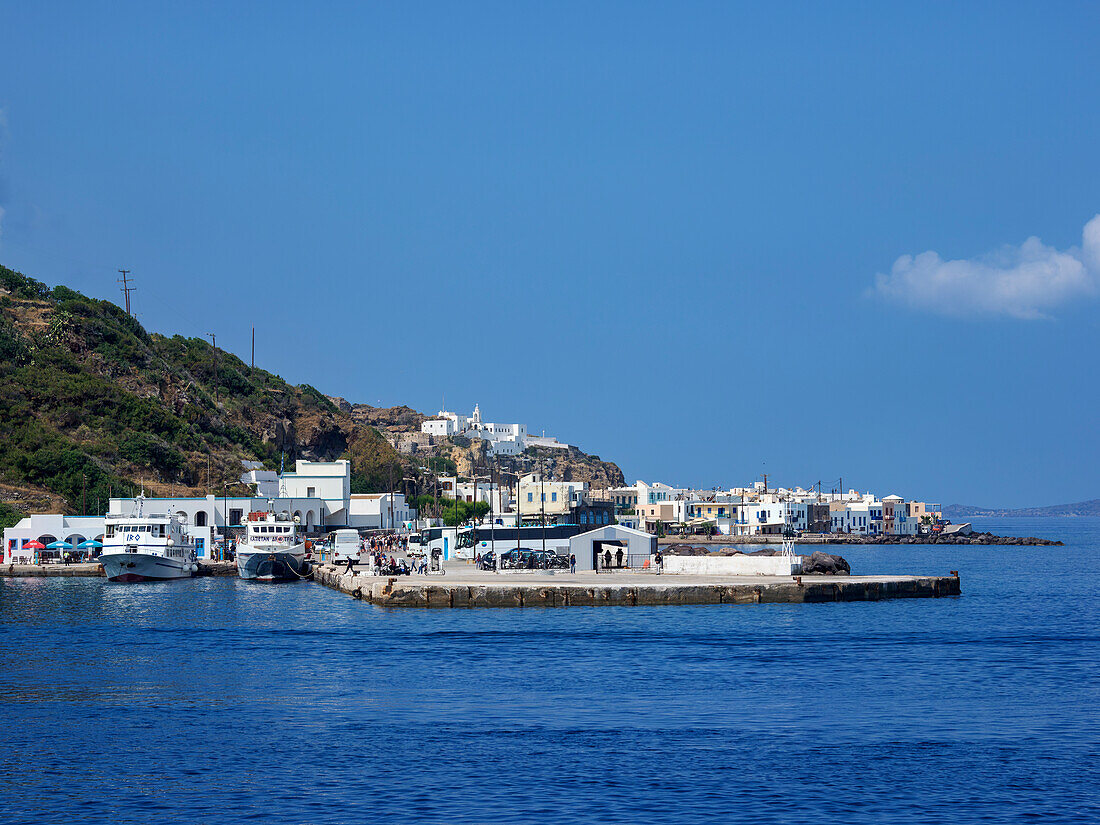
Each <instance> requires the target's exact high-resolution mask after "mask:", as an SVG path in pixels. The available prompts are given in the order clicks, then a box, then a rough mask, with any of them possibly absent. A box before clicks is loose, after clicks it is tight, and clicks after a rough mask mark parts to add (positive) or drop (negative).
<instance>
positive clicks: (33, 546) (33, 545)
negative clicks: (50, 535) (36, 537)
mask: <svg viewBox="0 0 1100 825" xmlns="http://www.w3.org/2000/svg"><path fill="white" fill-rule="evenodd" d="M23 549H24V550H45V549H46V545H44V544H43V543H42V542H40V541H28V542H27V543H26V544H24V545H23Z"/></svg>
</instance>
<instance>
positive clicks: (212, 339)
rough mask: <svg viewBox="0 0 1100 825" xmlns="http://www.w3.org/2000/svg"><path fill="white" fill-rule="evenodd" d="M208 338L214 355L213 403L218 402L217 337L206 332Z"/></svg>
mask: <svg viewBox="0 0 1100 825" xmlns="http://www.w3.org/2000/svg"><path fill="white" fill-rule="evenodd" d="M206 335H207V337H209V338H210V346H211V348H212V353H213V357H214V403H215V404H217V403H218V338H217V336H216V335H214V333H212V332H208V333H206Z"/></svg>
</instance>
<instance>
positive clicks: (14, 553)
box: [0, 513, 103, 564]
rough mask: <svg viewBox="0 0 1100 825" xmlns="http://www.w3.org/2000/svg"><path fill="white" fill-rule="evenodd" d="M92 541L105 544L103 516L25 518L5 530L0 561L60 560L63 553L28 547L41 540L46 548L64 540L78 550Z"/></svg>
mask: <svg viewBox="0 0 1100 825" xmlns="http://www.w3.org/2000/svg"><path fill="white" fill-rule="evenodd" d="M88 540H92V541H98V542H100V543H102V542H103V517H102V516H64V515H61V514H59V513H41V514H36V515H30V516H27V517H26V518H23V519H21V520H20V521H19V523H18V524H16V525H15V526H14V527H8V528H7V529H6V530H4V546H3V552H2V554H0V558H2V559H3V563H4V564H34V563H35V562H36V561H42V560H43V559H44V558H60V551H59V550H53V551H51V550H45V551H41V550H33V549H30V548H26V547H24V545H26V544H28V543H29V542H32V541H37V542H38V543H39V544H41V545H43V546H45V545H48V544H53V543H54V542H57V541H64V542H67V543H68V544H70V545H71V546H72V547H73V548H76V546H77V545H78V544H80V543H81V542H83V541H88ZM78 552H79V551H78Z"/></svg>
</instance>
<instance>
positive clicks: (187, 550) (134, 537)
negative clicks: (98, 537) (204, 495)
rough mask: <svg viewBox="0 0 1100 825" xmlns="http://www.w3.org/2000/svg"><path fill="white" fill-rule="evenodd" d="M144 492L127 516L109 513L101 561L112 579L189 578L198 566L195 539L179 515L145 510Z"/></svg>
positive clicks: (135, 501) (153, 579) (115, 580)
mask: <svg viewBox="0 0 1100 825" xmlns="http://www.w3.org/2000/svg"><path fill="white" fill-rule="evenodd" d="M144 509H145V496H138V497H137V498H136V499H134V512H132V513H131V514H130V515H128V516H120V515H108V516H107V517H106V519H105V523H104V531H103V552H102V553H100V554H99V559H98V560H99V563H100V564H102V565H103V570H104V572H105V573H106V574H107V578H108V579H109V580H110V581H113V582H140V581H158V580H164V579H186V578H189V577H190V576H192V575H194V573H195V571H197V570H198V569H199V566H198V561H197V559H196V557H195V542H194V541H193V540H192V539H191V536H190V535H188V533H187V530H186V528H185V526H184V524H183V522H181V521H180V520H179V519H177V518H173V517H172V516H170V515H168V514H167V513H148V514H146V513H145V512H144Z"/></svg>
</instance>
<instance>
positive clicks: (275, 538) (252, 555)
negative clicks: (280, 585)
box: [237, 501, 309, 582]
mask: <svg viewBox="0 0 1100 825" xmlns="http://www.w3.org/2000/svg"><path fill="white" fill-rule="evenodd" d="M274 505H275V503H274V502H273V501H271V502H269V503H268V506H269V507H272V508H274ZM308 572H309V565H308V563H307V562H306V545H305V542H304V541H302V540H301V539H300V538H299V536H298V518H297V516H295V517H294V518H293V519H292V518H291V517H290V515H289V514H288V513H285V512H283V513H275V512H274V510H268V511H266V512H258V511H257V512H252V513H249V514H248V519H247V521H246V522H245V533H244V535H243V536H242V537H241V539H240V541H238V542H237V573H238V575H240V577H241V578H242V579H254V580H256V581H268V582H273V581H297V580H298V579H304V578H306V574H307V573H308Z"/></svg>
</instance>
